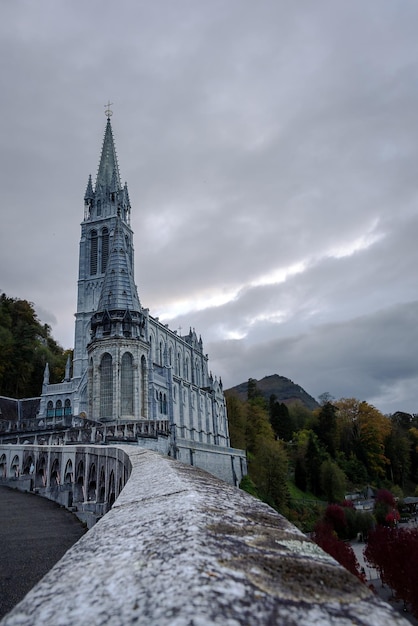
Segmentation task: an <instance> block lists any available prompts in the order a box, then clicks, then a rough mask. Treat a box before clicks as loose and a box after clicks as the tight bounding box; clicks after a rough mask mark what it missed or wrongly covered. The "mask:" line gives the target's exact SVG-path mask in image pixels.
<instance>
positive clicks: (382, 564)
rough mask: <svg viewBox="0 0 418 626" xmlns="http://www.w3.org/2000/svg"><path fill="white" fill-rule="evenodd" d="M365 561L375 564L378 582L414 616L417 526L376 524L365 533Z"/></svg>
mask: <svg viewBox="0 0 418 626" xmlns="http://www.w3.org/2000/svg"><path fill="white" fill-rule="evenodd" d="M364 556H365V558H366V560H367V561H368V562H369V563H370V564H371V565H372V566H373V567H377V569H378V570H379V573H380V577H381V579H382V582H384V583H386V584H387V585H389V587H391V588H392V589H393V591H394V592H395V595H396V597H397V598H398V599H400V600H403V601H404V602H407V603H409V605H410V606H411V610H412V613H413V614H414V615H415V616H416V617H418V576H417V574H416V564H417V563H418V529H416V528H413V529H404V528H398V527H394V528H392V527H389V526H377V527H376V528H375V530H374V531H373V532H371V533H370V535H369V541H368V544H367V547H366V549H365V551H364Z"/></svg>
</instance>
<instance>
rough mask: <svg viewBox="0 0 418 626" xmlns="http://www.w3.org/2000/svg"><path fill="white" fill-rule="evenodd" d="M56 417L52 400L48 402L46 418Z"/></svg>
mask: <svg viewBox="0 0 418 626" xmlns="http://www.w3.org/2000/svg"><path fill="white" fill-rule="evenodd" d="M54 415H55V411H54V403H53V402H52V400H48V403H47V405H46V416H47V417H54Z"/></svg>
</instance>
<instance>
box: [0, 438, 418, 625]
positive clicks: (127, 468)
mask: <svg viewBox="0 0 418 626" xmlns="http://www.w3.org/2000/svg"><path fill="white" fill-rule="evenodd" d="M4 448H16V446H6V447H2V448H0V458H1V455H2V453H3V454H5V452H4ZM56 448H57V447H54V448H51V450H50V454H51V455H54V454H56V453H57V450H56ZM83 450H84V453H85V454H86V455H88V457H86V458H85V465H87V463H88V462H89V460H88V459H90V460H91V459H92V458H95V459H96V460H95V463H98V465H99V466H100V465H102V466H105V461H104V458H103V459H102V458H101V456H102V455H103V457H105V456H106V455H107V457H108V458H109V459H113V460H110V461H109V468H110V467H111V466H112V463H114V462H116V459H117V460H118V462H120V463H122V464H123V466H124V472H123V473H122V474H121V475H123V476H125V475H126V478H127V480H126V484H124V486H123V489H122V490H121V492H120V494H119V495H118V497H117V499H116V500H115V501H114V502H113V503H112V504H113V506H112V508H111V509H110V510H109V511H108V512H107V513H106V515H104V516H103V517H102V518H101V519H100V520H99V521H98V522H97V524H95V525H94V526H93V527H92V528H91V529H90V530H89V532H88V533H87V534H86V535H84V537H83V538H82V539H81V540H80V541H79V542H78V543H77V544H75V545H74V546H73V547H72V548H71V549H70V550H69V551H68V552H67V553H66V554H65V556H64V557H63V558H62V559H61V560H60V561H59V562H58V563H57V564H56V565H55V566H54V568H53V569H52V570H51V571H50V572H49V573H48V574H47V575H46V576H45V577H44V579H43V580H42V581H41V582H40V583H39V584H38V585H37V586H36V587H35V588H34V589H33V590H32V591H31V592H29V594H28V595H27V596H26V597H25V598H24V600H23V601H22V602H21V603H20V604H18V605H17V606H16V607H15V608H14V609H13V610H12V611H11V612H10V613H9V614H8V615H7V616H6V617H5V618H4V619H3V621H2V622H1V624H2V626H32V625H33V624H43V625H45V626H57V625H64V624H65V625H66V626H72V625H74V626H75V625H77V626H80V625H83V624H89V625H97V626H99V625H100V626H102V625H104V624H109V625H115V626H116V625H120V624H124V625H125V624H136V625H138V626H154V625H155V626H209V625H217V624H219V625H222V626H240V625H242V626H244V625H245V626H252V625H254V626H256V625H257V626H258V625H262V624H263V625H273V624H277V625H286V626H300V625H301V624H307V625H311V624H312V625H313V624H317V625H326V624H329V625H333V626H347V625H348V624H357V625H367V626H373V625H376V626H386V625H387V626H389V625H390V626H394V625H401V624H403V625H404V626H405V625H407V624H408V622H407V621H406V620H405V619H403V617H402V616H401V615H399V614H397V613H395V612H394V611H393V609H392V608H391V607H390V606H389V605H387V604H385V603H384V602H382V601H381V600H379V598H378V597H376V596H375V595H374V594H373V593H372V592H371V591H369V589H367V587H366V586H364V585H362V584H361V583H360V582H359V581H358V580H357V579H356V578H354V577H353V576H352V575H351V574H349V573H348V572H347V571H346V570H344V569H343V568H342V567H341V566H339V565H338V564H337V563H336V562H335V561H334V560H333V559H332V558H330V557H329V556H328V555H326V554H325V553H324V552H322V550H320V548H318V546H316V545H315V544H313V543H312V542H310V541H309V539H308V538H307V537H306V536H305V535H303V534H302V533H301V532H300V531H299V530H297V529H296V528H295V527H294V526H292V525H291V524H290V523H289V522H288V521H287V520H286V519H284V518H283V517H282V516H280V515H279V514H277V513H276V512H275V511H273V510H272V509H271V508H270V507H268V506H267V505H265V504H263V503H262V502H260V501H258V500H256V499H255V498H253V497H252V496H250V495H248V494H246V493H244V492H242V491H240V490H239V489H237V488H235V487H233V486H230V485H228V484H226V483H225V482H223V481H221V480H219V479H216V478H214V477H213V476H211V475H209V474H207V473H206V472H203V471H202V470H199V469H197V468H196V467H191V466H189V465H185V464H182V463H180V462H179V461H175V460H173V459H171V458H169V457H164V456H162V455H160V454H158V453H156V452H153V451H149V450H145V449H141V448H140V447H138V446H127V445H125V446H123V445H118V446H117V447H115V448H109V447H100V446H87V447H85V448H83V447H80V446H78V447H75V448H74V454H77V452H78V453H79V454H82V451H83ZM109 450H112V452H109ZM8 454H9V453H8ZM9 456H10V454H9ZM51 458H52V457H51ZM119 472H121V470H119ZM85 475H87V474H86V473H85ZM128 476H129V478H128ZM109 493H110V491H109V490H108V491H107V492H106V486H105V493H104V494H103V498H104V500H105V499H106V497H109Z"/></svg>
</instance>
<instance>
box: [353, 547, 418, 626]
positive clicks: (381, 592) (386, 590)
mask: <svg viewBox="0 0 418 626" xmlns="http://www.w3.org/2000/svg"><path fill="white" fill-rule="evenodd" d="M351 547H352V548H353V550H354V554H355V555H356V557H357V561H358V562H359V564H360V567H364V571H365V573H366V578H367V584H369V585H373V586H374V588H375V590H376V593H377V595H378V596H379V597H380V598H382V600H385V602H388V603H389V604H390V605H391V606H392V607H393V608H394V609H395V611H397V612H398V613H401V615H402V616H403V617H404V618H405V619H407V620H408V621H410V622H411V624H413V625H414V626H418V619H416V618H415V617H414V616H413V615H411V613H409V612H407V613H406V612H405V611H404V609H403V602H401V601H399V600H394V599H393V595H392V590H391V588H390V587H387V586H384V587H383V586H382V583H381V580H380V577H379V572H378V571H377V569H375V568H374V567H370V566H369V565H368V563H367V562H366V561H365V559H364V554H363V551H364V548H365V547H366V544H365V543H362V542H358V541H352V542H351Z"/></svg>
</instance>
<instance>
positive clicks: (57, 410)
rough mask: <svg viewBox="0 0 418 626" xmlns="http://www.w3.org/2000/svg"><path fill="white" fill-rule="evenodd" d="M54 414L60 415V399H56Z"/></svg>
mask: <svg viewBox="0 0 418 626" xmlns="http://www.w3.org/2000/svg"><path fill="white" fill-rule="evenodd" d="M55 415H56V417H62V402H61V400H57V403H56V405H55Z"/></svg>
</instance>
